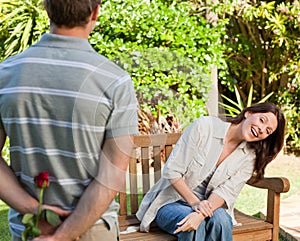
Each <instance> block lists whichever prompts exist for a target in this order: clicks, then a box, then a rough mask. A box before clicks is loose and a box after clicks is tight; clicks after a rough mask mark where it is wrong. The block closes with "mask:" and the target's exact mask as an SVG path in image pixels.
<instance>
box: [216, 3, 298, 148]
mask: <svg viewBox="0 0 300 241" xmlns="http://www.w3.org/2000/svg"><path fill="white" fill-rule="evenodd" d="M213 8H214V10H215V11H216V12H217V13H219V18H221V19H222V18H229V20H230V21H229V24H228V26H227V36H228V37H227V38H224V43H225V44H226V45H227V46H228V47H227V50H228V52H227V56H228V60H227V65H228V70H229V75H227V76H225V77H224V78H223V79H222V80H221V81H222V82H221V83H222V85H221V92H222V93H223V94H224V95H225V96H227V97H229V98H231V97H232V96H233V95H234V93H233V92H232V91H233V86H234V85H235V84H237V85H238V86H239V92H240V95H241V98H242V102H243V103H244V104H245V103H246V101H247V93H248V92H249V90H250V88H251V85H253V86H254V91H253V99H254V101H255V102H257V101H258V100H260V99H262V98H264V97H265V96H266V94H267V93H271V92H274V93H275V94H274V95H273V96H272V97H271V101H272V102H275V103H277V104H278V105H280V106H281V107H282V109H283V110H285V111H286V113H285V115H286V117H287V119H288V120H289V122H288V124H287V133H288V137H287V145H288V146H290V147H292V146H293V148H291V150H294V151H295V150H297V149H298V148H299V144H297V143H299V141H298V138H299V136H298V134H297V133H299V131H298V129H297V128H298V122H299V114H298V113H299V107H298V106H299V98H298V97H297V96H296V98H295V94H298V96H299V91H300V75H299V73H300V67H299V66H300V57H299V56H300V49H299V43H300V24H299V23H300V17H299V16H300V3H299V1H298V0H294V1H287V2H282V1H267V2H266V1H258V2H255V3H254V2H253V1H249V0H246V1H242V2H239V3H238V2H236V1H235V2H232V1H230V2H227V3H226V4H222V3H220V4H217V5H215V6H213ZM224 13H225V14H224ZM291 106H294V108H293V110H292V111H291V110H290V107H291Z"/></svg>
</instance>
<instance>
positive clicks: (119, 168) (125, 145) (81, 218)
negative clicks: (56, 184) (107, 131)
mask: <svg viewBox="0 0 300 241" xmlns="http://www.w3.org/2000/svg"><path fill="white" fill-rule="evenodd" d="M132 146H133V140H132V137H130V136H125V137H117V138H111V139H107V140H106V141H105V143H104V146H103V149H102V153H101V156H100V165H99V171H98V175H97V177H95V179H94V180H93V181H92V182H91V184H90V185H89V186H88V187H87V189H86V190H85V192H84V193H83V195H82V197H81V198H80V200H79V203H78V205H77V206H76V208H75V210H74V211H73V212H72V214H71V215H70V216H69V217H68V218H67V219H66V220H65V221H64V223H63V224H62V225H61V226H60V227H59V228H58V229H57V231H56V232H55V234H54V235H53V236H44V237H43V236H41V237H38V238H36V239H34V241H42V240H61V241H72V240H75V239H76V238H78V237H79V236H80V235H82V234H83V233H84V232H85V231H87V230H88V229H89V228H90V227H91V226H92V225H93V224H94V223H95V222H96V221H97V220H98V219H99V218H100V217H101V216H102V214H103V213H104V212H105V211H106V210H107V208H108V206H109V205H110V204H111V202H112V201H113V199H114V198H115V196H116V194H117V193H118V192H119V191H123V190H125V189H124V188H125V185H124V184H125V180H126V171H127V167H128V163H129V160H130V154H131V151H132Z"/></svg>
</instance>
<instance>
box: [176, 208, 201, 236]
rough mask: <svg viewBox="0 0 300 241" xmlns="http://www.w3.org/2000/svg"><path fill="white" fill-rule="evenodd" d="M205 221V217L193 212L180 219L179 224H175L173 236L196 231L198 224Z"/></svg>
mask: <svg viewBox="0 0 300 241" xmlns="http://www.w3.org/2000/svg"><path fill="white" fill-rule="evenodd" d="M204 219H205V217H204V216H203V215H202V214H201V213H197V212H193V213H190V214H189V215H187V216H186V217H185V218H184V219H182V220H181V221H180V222H179V223H177V225H178V226H180V227H178V228H177V229H176V230H175V231H174V234H177V233H179V232H186V231H194V230H197V228H198V227H199V225H200V223H201V222H202V221H203V220H204Z"/></svg>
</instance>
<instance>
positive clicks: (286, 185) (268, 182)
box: [247, 177, 290, 193]
mask: <svg viewBox="0 0 300 241" xmlns="http://www.w3.org/2000/svg"><path fill="white" fill-rule="evenodd" d="M247 184H248V185H250V186H252V187H257V188H263V189H268V190H271V191H274V192H275V193H284V192H288V191H289V189H290V182H289V180H288V179H287V178H285V177H264V178H263V179H261V180H258V181H256V180H255V178H254V177H251V178H250V179H249V180H248V182H247Z"/></svg>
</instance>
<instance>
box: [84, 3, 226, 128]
mask: <svg viewBox="0 0 300 241" xmlns="http://www.w3.org/2000/svg"><path fill="white" fill-rule="evenodd" d="M224 31H225V28H224V24H222V23H220V25H218V26H216V27H214V26H212V25H211V24H208V22H207V21H206V20H205V18H204V17H203V16H202V15H201V14H200V13H199V11H198V10H197V9H196V8H195V6H194V5H192V4H190V3H187V2H183V3H176V2H173V3H171V4H167V3H164V2H163V1H151V2H150V3H149V4H147V3H146V2H145V1H140V0H132V1H121V0H113V1H105V2H104V4H103V6H102V7H101V13H100V18H99V21H98V23H97V26H96V29H95V31H94V33H93V34H92V36H91V38H90V40H91V43H92V44H93V45H94V47H95V49H96V50H97V51H98V52H99V53H102V54H103V55H105V56H107V57H108V58H110V59H112V60H113V61H115V62H116V63H118V64H119V65H120V66H122V67H123V68H124V69H125V70H126V71H127V72H128V73H129V74H130V75H131V76H132V78H133V81H134V85H135V88H136V91H137V95H138V99H139V102H140V104H141V107H142V108H150V109H151V110H152V111H153V113H154V115H155V116H157V115H158V112H160V113H161V114H162V115H167V114H168V113H172V114H174V115H175V116H176V117H177V118H178V119H179V121H180V124H181V125H182V126H185V125H187V124H189V123H190V122H191V121H192V120H193V119H195V118H196V117H199V116H200V115H204V114H206V113H207V112H206V107H205V101H206V100H207V92H208V89H209V87H210V84H211V80H210V77H209V76H210V73H209V72H210V69H211V66H212V65H218V66H223V67H226V64H225V60H224V58H223V55H222V54H223V51H224V45H222V43H221V39H222V35H223V34H224V33H225V32H224Z"/></svg>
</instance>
